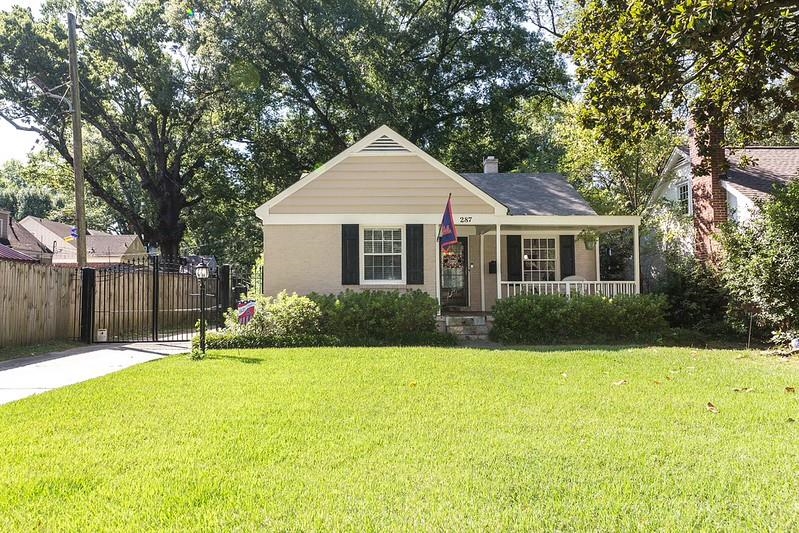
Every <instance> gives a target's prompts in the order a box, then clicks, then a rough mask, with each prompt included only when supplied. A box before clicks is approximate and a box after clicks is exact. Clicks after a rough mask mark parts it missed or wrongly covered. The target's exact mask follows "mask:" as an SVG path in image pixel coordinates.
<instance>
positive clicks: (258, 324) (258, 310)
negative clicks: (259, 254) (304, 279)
mask: <svg viewBox="0 0 799 533" xmlns="http://www.w3.org/2000/svg"><path fill="white" fill-rule="evenodd" d="M320 317H321V313H320V311H319V306H318V305H317V304H316V303H315V302H313V301H312V300H311V299H310V298H308V297H307V296H297V295H296V294H291V295H288V294H287V293H286V291H282V292H281V293H280V294H278V295H277V297H275V298H272V297H271V296H257V297H256V298H255V315H254V316H253V318H252V320H250V321H249V322H248V323H247V324H244V325H241V324H239V320H238V314H237V312H236V311H235V310H233V309H231V310H230V311H228V313H226V314H225V326H226V327H227V328H228V329H229V330H230V331H232V332H236V333H241V334H245V335H254V336H261V337H263V336H275V337H285V336H290V335H317V334H319V333H321V330H320V329H319V319H320Z"/></svg>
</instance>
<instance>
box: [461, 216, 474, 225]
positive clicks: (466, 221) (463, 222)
mask: <svg viewBox="0 0 799 533" xmlns="http://www.w3.org/2000/svg"><path fill="white" fill-rule="evenodd" d="M471 221H472V217H458V223H459V224H468V223H469V222H471Z"/></svg>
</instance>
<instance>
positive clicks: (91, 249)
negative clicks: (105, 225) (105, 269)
mask: <svg viewBox="0 0 799 533" xmlns="http://www.w3.org/2000/svg"><path fill="white" fill-rule="evenodd" d="M136 239H138V237H137V236H136V235H88V236H87V237H86V250H87V252H88V254H89V255H93V256H95V257H98V256H99V257H106V256H107V257H116V256H121V255H125V252H127V251H128V248H130V245H131V244H133V242H134V241H135V240H136ZM70 244H74V241H73V242H72V243H70Z"/></svg>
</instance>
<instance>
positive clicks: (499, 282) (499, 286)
mask: <svg viewBox="0 0 799 533" xmlns="http://www.w3.org/2000/svg"><path fill="white" fill-rule="evenodd" d="M499 228H500V225H499V224H497V300H500V299H502V250H501V245H502V238H501V237H500V234H499Z"/></svg>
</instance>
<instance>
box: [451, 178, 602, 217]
mask: <svg viewBox="0 0 799 533" xmlns="http://www.w3.org/2000/svg"><path fill="white" fill-rule="evenodd" d="M461 176H463V177H464V178H466V179H467V180H469V182H471V183H472V185H475V186H476V187H478V188H479V189H481V190H482V191H483V192H485V193H486V194H488V195H489V196H491V197H492V198H493V199H495V200H496V201H498V202H500V203H501V204H503V205H504V206H505V207H507V208H508V212H509V213H510V214H511V215H540V216H547V215H560V216H563V215H596V212H595V211H594V210H593V209H591V206H590V205H588V202H586V201H585V199H583V197H582V196H580V193H578V192H577V191H576V190H575V189H574V187H572V186H571V185H570V184H569V182H568V181H566V178H564V177H563V176H562V175H560V174H555V173H539V174H523V173H515V172H514V173H498V174H484V173H476V174H469V173H467V174H461Z"/></svg>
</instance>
